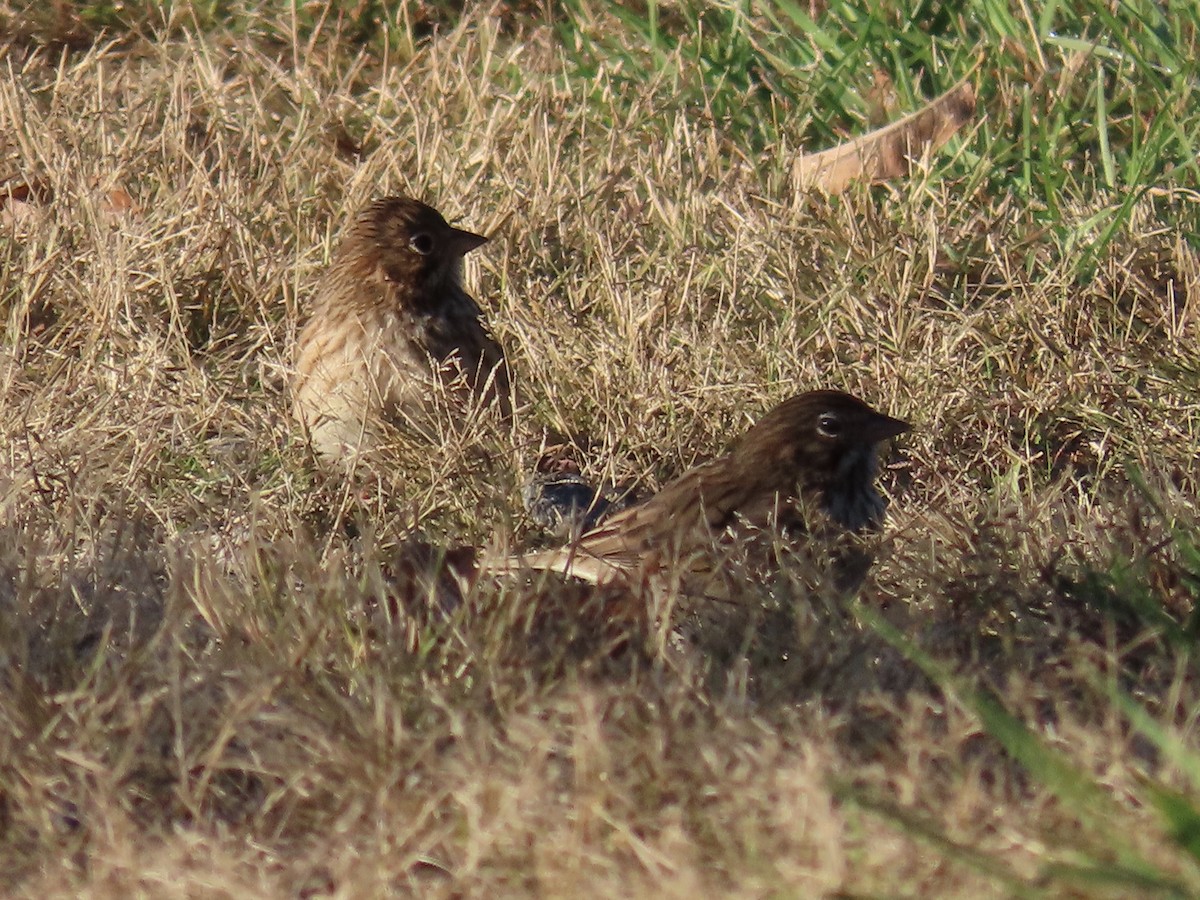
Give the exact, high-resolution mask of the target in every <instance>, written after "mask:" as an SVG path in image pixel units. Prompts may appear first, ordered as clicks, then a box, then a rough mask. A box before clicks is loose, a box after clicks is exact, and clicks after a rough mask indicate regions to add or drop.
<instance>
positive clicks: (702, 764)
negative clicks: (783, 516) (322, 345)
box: [0, 0, 1200, 897]
mask: <svg viewBox="0 0 1200 900" xmlns="http://www.w3.org/2000/svg"><path fill="white" fill-rule="evenodd" d="M1197 20H1198V16H1197V11H1196V9H1194V8H1192V7H1190V6H1187V7H1181V8H1180V9H1179V10H1173V11H1172V13H1171V15H1170V16H1167V15H1166V14H1165V13H1162V12H1161V11H1160V10H1159V7H1158V6H1156V5H1154V4H1149V3H1132V2H1131V3H1121V4H1117V5H1115V6H1114V5H1109V4H1100V3H1094V2H1090V0H1081V2H1077V3H1071V4H1065V3H1057V4H1047V5H1045V6H1044V7H1041V8H1040V9H1036V10H1035V9H1032V8H1027V7H1026V6H1023V5H1020V4H1014V5H1009V6H1002V5H997V4H994V3H974V2H970V3H965V4H959V5H957V6H955V5H937V4H926V3H915V4H902V5H897V6H891V7H888V6H882V7H881V6H879V5H865V6H863V7H859V6H855V5H853V4H848V3H840V2H831V3H828V4H822V3H814V4H796V3H790V2H774V3H762V4H757V3H756V4H745V3H712V4H697V3H684V4H659V3H647V4H642V5H638V6H632V5H630V6H625V5H620V6H618V5H610V4H604V3H589V2H584V0H578V2H572V3H567V4H563V5H562V6H560V7H554V8H553V10H552V12H551V13H547V12H545V11H543V10H542V9H540V8H538V7H535V6H534V5H530V4H522V3H504V4H497V5H495V6H494V7H493V8H491V9H490V10H488V11H478V12H471V13H467V14H465V15H462V14H459V13H457V12H455V11H453V10H449V9H447V8H443V7H442V6H439V5H437V4H430V5H427V6H422V7H416V6H413V7H409V8H408V12H407V13H404V12H397V10H395V9H392V8H390V7H388V6H385V5H383V4H370V3H368V4H363V3H335V4H331V5H330V6H329V8H328V12H327V13H326V14H322V12H321V11H320V10H319V9H318V6H317V5H315V4H299V5H297V7H296V8H295V11H294V12H291V11H289V9H288V8H287V7H286V6H276V5H255V4H250V3H242V2H232V3H209V4H190V5H188V4H181V5H177V6H172V7H169V8H167V9H166V11H165V12H164V11H162V10H161V9H160V7H159V6H158V5H157V4H136V3H134V4H57V5H55V6H53V7H51V8H50V10H49V11H48V12H47V11H45V10H44V9H43V7H42V6H40V5H39V6H36V7H35V6H33V5H30V6H28V7H26V6H24V5H22V4H17V3H11V2H10V3H0V26H3V27H2V28H0V32H2V33H3V34H4V35H6V38H5V40H6V41H7V44H6V51H5V54H4V57H3V58H4V62H5V65H4V69H3V72H2V73H0V160H2V161H3V167H4V169H3V172H0V176H2V177H4V178H5V179H7V180H8V183H9V184H18V183H19V184H25V185H34V186H36V188H37V190H36V191H35V192H33V194H32V196H31V199H29V200H28V201H26V202H22V203H19V204H18V203H15V202H13V201H11V200H10V201H8V202H7V204H6V205H5V208H4V211H3V215H4V219H3V231H2V232H0V312H2V313H3V319H2V324H0V328H2V329H3V331H2V337H0V385H2V388H3V389H2V390H0V448H3V449H4V451H5V452H4V456H3V462H2V463H0V684H2V690H0V872H3V873H4V875H3V876H2V878H3V884H4V892H5V893H6V894H7V895H12V896H59V895H88V896H101V897H106V896H117V895H129V894H131V893H132V894H136V895H152V896H226V895H236V896H247V895H249V896H260V895H261V896H277V895H278V896H283V895H290V896H295V895H298V894H301V895H305V896H323V895H336V896H356V895H366V896H379V895H387V894H403V893H409V892H421V893H425V894H432V895H437V896H443V895H446V896H449V895H459V894H469V895H489V896H491V895H497V894H500V895H524V894H548V895H566V894H581V893H587V894H614V895H615V894H620V895H629V894H650V893H656V894H661V895H664V896H684V895H693V896H694V895H713V894H718V893H720V894H729V895H734V896H749V895H762V894H768V893H770V894H785V895H803V896H810V895H811V896H825V895H839V896H866V895H884V894H886V895H933V896H967V895H969V896H972V897H975V896H1013V895H1031V896H1034V895H1036V896H1041V895H1051V896H1062V895H1071V896H1077V895H1080V894H1084V895H1099V896H1108V895H1112V896H1122V895H1129V894H1131V893H1137V894H1140V895H1151V894H1161V895H1194V894H1195V893H1196V892H1197V890H1198V888H1200V869H1198V866H1197V852H1196V839H1195V834H1196V823H1197V822H1200V786H1198V785H1197V782H1196V775H1197V772H1198V771H1200V756H1198V754H1200V747H1198V746H1197V741H1196V737H1195V713H1194V710H1195V709H1196V708H1197V700H1198V699H1200V698H1198V682H1197V672H1196V663H1195V658H1196V653H1195V651H1196V634H1197V625H1196V623H1197V613H1196V609H1197V604H1196V601H1197V593H1198V592H1200V585H1198V579H1200V530H1198V522H1200V516H1198V515H1197V508H1196V495H1197V484H1198V480H1200V479H1198V476H1197V468H1196V458H1197V447H1198V446H1200V436H1198V435H1200V401H1198V400H1197V397H1200V358H1198V356H1197V351H1196V345H1197V327H1198V319H1197V315H1198V312H1197V307H1196V302H1197V301H1196V299H1195V298H1196V285H1197V283H1198V279H1200V262H1198V260H1200V256H1198V255H1197V254H1198V251H1197V235H1198V231H1200V229H1198V227H1197V217H1196V209H1197V206H1196V203H1195V200H1196V193H1195V190H1196V189H1195V184H1196V177H1197V174H1198V173H1197V171H1196V148H1195V137H1194V135H1196V134H1198V133H1200V127H1198V126H1200V121H1197V119H1198V116H1200V113H1198V111H1197V108H1196V106H1195V104H1194V103H1193V102H1192V93H1193V87H1194V84H1195V82H1196V76H1197V71H1196V65H1197V64H1196V62H1195V60H1196V59H1197V58H1198V54H1197V53H1196V41H1197ZM970 73H973V74H970ZM968 74H970V77H971V78H972V81H973V83H974V84H975V86H976V88H977V90H978V94H979V97H980V116H979V119H978V122H977V123H976V124H975V125H974V127H973V128H972V129H970V130H968V131H967V132H966V133H964V134H963V135H962V136H961V137H960V138H958V139H956V140H955V141H952V142H951V144H950V145H948V146H947V148H946V149H945V150H944V151H943V152H942V153H941V154H939V155H938V156H936V157H935V158H934V159H932V160H931V161H930V163H929V166H928V167H927V168H925V169H923V170H921V171H920V172H918V173H917V174H916V175H915V176H914V177H912V178H910V179H907V180H904V181H899V182H894V183H891V184H887V185H881V186H874V187H864V186H859V187H856V188H854V189H852V190H850V191H849V192H847V193H845V194H843V195H840V196H837V197H826V196H822V195H817V194H812V195H800V194H797V193H796V192H795V190H794V188H793V177H794V173H793V167H792V160H793V159H794V156H795V154H796V153H797V152H798V149H799V148H801V147H807V148H812V149H819V148H822V147H825V146H829V145H830V144H832V143H835V142H837V141H839V140H845V139H847V138H850V137H853V136H856V135H858V134H862V133H864V132H865V131H867V130H869V129H870V128H871V127H873V126H874V125H877V124H881V123H882V122H884V121H886V120H888V119H891V118H894V117H896V116H898V115H900V114H903V113H905V112H908V111H911V110H912V109H915V108H916V107H917V106H918V105H919V104H920V103H921V102H922V101H923V100H924V99H927V98H930V97H933V96H935V95H936V94H937V93H939V92H940V91H942V90H945V89H946V88H948V87H949V86H951V85H952V84H954V83H955V82H956V81H957V80H958V79H959V78H961V77H963V76H964V75H968ZM389 192H406V193H411V194H415V195H417V196H420V197H423V198H425V199H427V200H428V201H430V202H432V203H433V204H434V205H435V206H437V207H438V208H439V209H441V210H442V211H443V212H444V213H445V214H446V215H447V217H448V218H450V219H451V221H453V222H456V223H461V224H462V225H463V226H464V227H467V228H470V229H472V230H476V231H481V232H484V233H488V234H491V235H492V241H491V242H490V243H489V244H488V245H486V246H485V247H484V248H482V249H481V250H480V251H479V252H477V253H475V254H472V255H471V257H469V259H468V271H467V281H468V283H469V285H470V286H471V287H472V289H473V292H474V294H475V295H476V296H478V297H479V298H480V299H481V301H482V303H483V305H484V306H485V307H486V308H487V310H488V311H489V316H490V319H491V321H492V322H493V324H494V328H495V331H496V333H497V335H498V337H499V338H500V340H501V341H502V343H503V344H504V345H505V346H506V348H507V350H508V353H509V356H510V358H511V360H512V365H513V368H514V370H515V372H516V373H517V376H518V377H519V379H520V380H521V382H522V384H523V385H524V387H525V389H526V392H527V393H528V394H529V395H530V396H531V397H533V398H534V403H533V405H532V408H531V409H529V410H527V411H525V412H524V413H523V414H521V415H520V416H519V417H518V420H517V422H516V423H515V425H514V427H513V429H512V430H511V432H509V431H505V432H501V431H500V430H498V429H496V428H495V427H492V426H489V425H488V424H487V422H486V421H481V422H480V423H478V427H476V425H471V424H468V425H466V426H463V427H461V428H448V430H447V433H446V435H445V436H444V440H443V444H444V446H442V447H438V448H435V449H434V450H432V451H431V449H430V448H429V447H428V446H427V445H420V444H417V443H412V444H411V445H406V444H402V445H401V446H399V447H398V448H397V449H396V453H395V457H394V459H393V460H392V464H391V465H390V466H388V467H387V468H386V469H382V468H381V469H380V470H379V471H375V472H373V473H372V475H373V477H374V479H375V480H374V484H375V486H376V487H377V489H376V490H374V491H372V492H370V493H369V494H368V495H366V496H359V495H358V494H356V493H351V492H348V491H347V490H345V486H344V485H342V484H340V483H339V482H338V481H337V480H336V479H332V478H329V477H327V476H323V475H322V474H321V473H320V472H318V471H316V470H315V469H314V467H313V464H312V461H311V458H310V454H309V452H308V450H307V448H306V447H305V446H304V442H303V439H302V436H301V434H300V432H299V430H298V429H297V428H296V426H295V425H294V424H293V423H292V422H291V418H290V414H289V411H288V402H287V393H286V378H287V371H288V365H289V345H290V342H291V340H292V337H293V335H294V333H295V329H296V326H297V322H298V321H299V320H300V318H301V316H302V314H303V308H304V303H305V298H306V296H307V293H308V292H309V290H310V289H311V286H312V284H313V282H314V280H315V278H316V277H317V275H318V273H319V272H320V270H321V268H322V266H323V265H324V263H325V262H326V260H327V259H328V256H329V253H330V249H331V247H332V245H333V242H334V240H335V236H336V233H337V230H338V229H339V227H340V226H341V224H342V223H343V222H344V220H345V219H346V217H347V216H348V215H349V214H350V212H351V211H352V210H354V209H355V208H357V207H358V206H360V205H361V204H362V203H364V202H365V201H366V200H367V199H368V198H371V197H374V196H378V195H382V194H384V193H389ZM816 386H828V387H839V388H842V389H845V390H849V391H852V392H854V393H856V394H858V395H860V396H863V397H864V398H866V399H867V400H868V401H869V402H871V403H872V404H873V405H875V406H878V407H880V408H882V409H884V410H886V411H888V412H890V413H892V414H894V415H898V416H902V417H904V418H907V419H911V420H913V421H914V423H915V424H916V429H915V430H914V432H913V433H912V434H911V435H908V436H906V437H905V438H904V439H903V441H902V442H901V444H900V446H899V447H898V448H897V449H896V450H895V451H894V452H893V454H892V456H891V458H890V459H889V461H888V462H889V467H888V469H887V472H886V473H885V476H884V483H885V487H886V488H887V489H888V491H889V493H890V494H891V496H892V505H891V511H890V516H889V523H888V528H887V531H886V534H885V535H884V536H883V541H882V546H881V549H880V553H879V555H878V558H877V562H876V565H875V567H874V569H873V570H872V573H871V575H870V577H869V579H868V581H867V583H866V585H865V586H864V587H863V589H862V591H861V592H860V594H859V595H858V597H857V598H856V600H855V601H853V602H845V603H839V602H833V601H829V600H828V599H827V598H825V599H822V597H820V596H819V595H817V594H813V593H810V592H808V591H807V590H805V589H802V588H801V587H800V585H801V584H802V581H801V576H802V572H799V571H794V570H792V569H790V568H788V567H785V568H784V570H783V571H782V572H781V573H780V576H779V579H778V581H777V582H776V583H774V584H772V585H763V586H755V585H749V586H748V587H747V596H746V605H747V608H751V609H756V610H761V611H762V615H763V616H764V617H765V620H766V621H767V622H768V623H778V622H779V621H783V622H785V623H786V627H784V628H780V629H775V630H774V632H771V627H770V625H769V626H768V627H766V628H764V629H760V630H759V631H757V632H752V633H750V634H749V635H748V636H747V635H742V634H741V633H739V634H737V635H732V636H731V646H733V649H732V650H731V649H729V648H725V650H724V651H723V652H722V653H716V652H714V654H713V656H712V657H711V659H710V660H709V661H708V665H707V668H705V669H704V670H703V671H700V672H697V673H693V676H692V677H687V676H684V675H681V674H679V673H678V672H676V671H674V670H673V669H672V668H671V667H670V666H668V665H666V664H665V663H664V659H663V658H662V656H661V654H659V653H658V652H657V651H655V650H654V648H653V646H651V647H650V649H648V650H645V651H643V650H642V648H641V643H639V642H640V641H641V637H642V636H639V635H637V634H636V633H632V632H630V631H629V630H628V629H627V628H626V627H625V625H623V624H622V623H621V622H620V621H618V622H607V623H606V622H603V621H601V622H600V623H599V625H600V627H598V622H597V615H598V609H600V610H601V612H602V607H601V606H600V600H598V599H597V598H595V597H592V596H589V595H588V593H587V592H586V591H584V590H582V589H581V588H578V587H574V586H569V585H561V584H558V585H556V584H554V583H546V584H541V585H515V586H514V585H509V586H496V587H489V588H486V589H484V590H482V591H481V592H480V593H479V595H478V596H475V597H472V598H471V599H470V601H469V602H468V604H467V605H466V606H465V607H464V608H463V609H460V610H458V611H457V612H455V613H454V614H453V615H452V616H451V617H450V618H449V619H448V620H443V619H438V618H432V617H421V616H416V617H404V616H399V617H397V616H395V615H392V614H391V613H390V612H389V610H390V609H391V606H390V600H391V599H394V598H396V597H397V596H398V597H399V599H400V600H401V601H402V603H404V604H405V605H410V606H411V605H412V604H413V603H414V602H417V604H418V605H419V602H418V601H419V599H420V595H421V593H422V591H423V588H422V587H421V586H420V584H419V583H418V582H413V581H411V580H409V581H405V579H404V573H403V571H402V570H403V565H402V560H403V558H404V557H403V556H402V555H399V550H398V548H401V547H411V546H412V544H411V542H412V541H413V540H420V541H424V542H427V544H428V545H429V546H431V547H432V548H433V550H434V553H435V554H436V553H438V552H440V548H446V547H451V546H455V545H459V544H472V545H476V546H482V545H486V544H489V543H493V542H494V543H499V544H503V543H508V542H512V543H517V544H527V543H532V542H535V541H537V540H538V539H539V536H538V535H537V534H536V533H534V532H533V530H532V529H531V528H530V526H529V525H528V524H527V523H526V522H525V521H524V520H523V518H522V516H521V515H520V512H519V508H520V507H519V485H520V482H521V480H522V478H523V477H524V475H525V473H527V472H528V471H529V470H530V469H531V468H532V466H533V463H534V460H535V459H536V456H537V453H538V450H539V447H540V443H541V441H542V439H543V435H544V432H545V430H546V428H548V427H551V428H554V429H556V430H559V431H565V432H570V433H578V434H581V435H586V436H587V437H588V438H589V439H590V441H591V446H590V447H589V450H588V460H589V466H590V469H589V474H590V475H591V476H594V477H597V478H599V477H610V478H613V479H614V480H625V479H631V480H635V481H637V482H638V483H639V485H640V486H641V487H642V488H643V489H646V490H650V489H653V488H656V487H658V486H660V485H661V484H663V483H664V482H665V481H667V480H669V479H670V478H672V477H673V476H675V475H676V474H678V473H679V472H681V471H683V470H684V469H685V468H686V467H687V466H689V465H691V464H693V463H695V462H697V461H700V460H703V459H707V458H710V457H711V456H713V455H714V454H716V453H718V452H720V451H721V450H722V449H723V448H724V447H725V446H726V445H727V443H728V442H729V440H730V439H731V437H732V436H733V435H735V434H737V433H739V432H740V431H742V430H743V429H745V428H746V427H747V426H748V425H749V423H750V422H752V421H753V420H754V419H755V418H756V417H757V416H759V415H760V414H761V413H762V412H764V411H765V410H766V409H768V408H769V407H770V406H771V405H772V404H774V403H775V402H778V401H779V400H782V399H783V398H785V397H787V396H789V395H791V394H792V393H794V392H796V391H798V390H801V389H805V388H809V387H816ZM601 599H602V598H601ZM733 638H737V640H733ZM614 641H617V642H620V641H625V642H626V643H627V644H631V645H632V647H630V648H627V649H626V651H625V652H613V642H614ZM651 643H652V642H651Z"/></svg>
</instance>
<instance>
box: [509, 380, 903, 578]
mask: <svg viewBox="0 0 1200 900" xmlns="http://www.w3.org/2000/svg"><path fill="white" fill-rule="evenodd" d="M909 427H910V426H909V425H908V423H907V422H903V421H901V420H899V419H894V418H892V417H891V416H887V415H884V414H883V413H880V412H876V411H875V410H873V409H872V408H871V407H869V406H868V405H867V404H866V403H864V402H862V401H861V400H858V399H857V398H855V397H852V396H850V395H849V394H845V393H842V392H840V391H831V390H820V391H809V392H807V393H803V394H799V395H797V396H794V397H792V398H790V399H788V400H785V401H784V402H782V403H780V404H779V405H778V406H776V407H775V408H774V409H772V410H771V411H770V412H768V413H767V414H766V415H765V416H763V418H762V419H761V420H760V421H759V422H758V423H757V424H755V425H754V426H753V427H752V428H751V429H750V430H749V431H747V432H746V433H745V434H744V435H743V436H742V437H741V438H740V439H739V440H738V441H737V442H736V443H735V444H734V445H733V447H732V449H731V450H730V451H729V452H728V453H726V454H725V455H724V456H721V457H719V458H717V459H714V460H712V461H710V462H707V463H704V464H702V465H699V466H696V467H694V468H692V469H690V470H689V471H687V472H685V473H684V474H683V475H681V476H680V477H678V478H676V479H675V480H674V481H672V482H670V483H669V484H668V485H667V486H666V487H664V488H663V489H662V490H661V491H659V492H658V493H657V494H655V495H653V496H652V497H650V498H649V499H647V500H644V501H643V502H641V503H638V504H636V505H634V506H631V507H629V508H628V509H625V510H623V511H621V512H617V513H615V514H613V515H612V516H610V517H609V518H607V519H606V520H605V521H604V522H603V523H602V524H600V525H599V526H598V527H596V528H593V529H591V530H590V531H587V532H586V533H584V534H583V535H582V536H580V537H579V538H578V540H576V541H573V542H572V543H570V544H568V545H566V546H564V547H561V548H559V549H556V550H550V551H545V552H539V553H534V554H531V555H523V556H522V555H518V556H509V557H505V558H503V559H500V560H498V561H495V562H492V563H489V564H488V565H487V566H486V568H488V569H490V570H491V571H493V572H508V573H512V572H520V571H528V570H530V569H533V570H539V569H540V570H551V571H556V572H561V573H563V574H566V575H571V576H574V577H576V578H580V579H583V580H585V581H590V582H593V583H595V584H600V585H605V584H612V583H617V582H622V583H625V584H629V585H633V584H636V583H637V582H639V581H645V580H647V579H654V578H662V577H678V576H685V580H687V581H691V582H695V583H697V584H698V586H697V587H696V589H697V590H700V591H701V592H703V591H706V590H707V589H708V588H709V587H711V582H712V581H713V576H714V574H715V573H716V571H717V570H718V569H719V567H720V566H719V563H720V560H721V557H722V556H724V555H726V551H727V550H728V549H730V548H731V547H735V546H736V545H737V544H738V543H739V542H742V541H745V540H747V539H748V538H749V537H751V536H753V535H758V534H762V533H763V532H764V531H768V532H770V531H774V532H779V533H782V534H783V535H784V536H785V537H787V538H788V539H790V540H804V539H808V540H820V541H836V539H837V538H838V536H839V535H841V534H858V533H861V532H864V531H868V530H872V529H877V528H878V527H879V526H880V525H881V524H882V520H883V515H884V512H885V509H886V503H885V501H884V498H883V497H882V496H881V495H880V494H879V492H878V491H877V490H876V487H875V479H876V476H877V474H878V461H877V447H878V445H879V443H880V442H882V441H885V440H887V439H889V438H892V437H895V436H897V435H899V434H902V433H904V432H905V431H908V430H909ZM868 565H869V561H868ZM860 566H861V560H858V561H857V562H856V563H855V567H856V568H858V567H860ZM862 574H865V569H864V570H863V571H862V573H861V574H860V573H858V572H854V573H846V574H845V575H844V576H843V577H844V578H845V580H847V581H853V579H854V578H855V577H857V578H859V579H861V575H862Z"/></svg>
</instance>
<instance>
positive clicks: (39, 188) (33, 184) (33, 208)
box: [0, 179, 52, 231]
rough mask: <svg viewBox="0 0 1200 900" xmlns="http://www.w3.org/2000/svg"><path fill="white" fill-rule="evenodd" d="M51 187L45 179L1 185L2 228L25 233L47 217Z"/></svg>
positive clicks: (14, 181)
mask: <svg viewBox="0 0 1200 900" xmlns="http://www.w3.org/2000/svg"><path fill="white" fill-rule="evenodd" d="M51 196H52V193H51V191H50V186H49V185H48V184H47V183H46V182H45V180H43V179H35V180H33V181H19V180H16V179H10V180H8V181H5V182H3V183H0V226H3V227H4V228H15V229H16V230H17V231H23V230H24V229H25V228H27V227H29V226H32V225H33V224H34V223H35V222H36V221H37V220H38V219H39V218H42V217H44V216H45V214H46V212H45V204H46V203H47V202H49V200H50V199H51Z"/></svg>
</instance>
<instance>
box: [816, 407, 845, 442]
mask: <svg viewBox="0 0 1200 900" xmlns="http://www.w3.org/2000/svg"><path fill="white" fill-rule="evenodd" d="M841 433H842V423H841V422H839V421H838V417H837V416H835V415H834V414H833V413H829V412H827V413H821V415H819V416H818V417H817V434H819V435H821V437H827V438H835V437H837V436H838V435H839V434H841Z"/></svg>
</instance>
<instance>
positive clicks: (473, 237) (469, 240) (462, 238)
mask: <svg viewBox="0 0 1200 900" xmlns="http://www.w3.org/2000/svg"><path fill="white" fill-rule="evenodd" d="M486 243H487V238H485V237H484V236H483V235H482V234H475V233H474V232H473V231H463V230H462V229H461V228H451V229H450V234H449V235H447V237H446V249H447V250H449V252H450V254H451V255H452V256H466V255H467V254H468V253H470V252H471V251H472V250H474V249H475V248H476V247H479V246H481V245H482V244H486Z"/></svg>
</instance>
